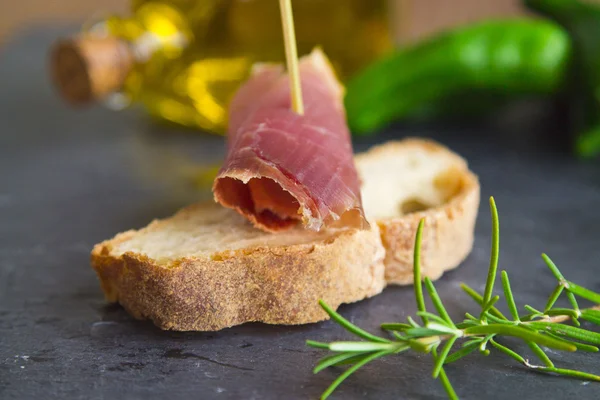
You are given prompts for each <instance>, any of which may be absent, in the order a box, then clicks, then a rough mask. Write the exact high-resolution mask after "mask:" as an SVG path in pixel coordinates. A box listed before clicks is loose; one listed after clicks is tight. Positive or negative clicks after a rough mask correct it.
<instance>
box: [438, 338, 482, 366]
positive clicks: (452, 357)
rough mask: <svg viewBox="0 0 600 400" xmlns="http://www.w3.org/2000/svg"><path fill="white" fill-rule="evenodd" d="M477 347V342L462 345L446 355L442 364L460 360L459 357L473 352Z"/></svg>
mask: <svg viewBox="0 0 600 400" xmlns="http://www.w3.org/2000/svg"><path fill="white" fill-rule="evenodd" d="M477 347H479V343H472V344H470V345H468V346H464V345H463V347H462V348H461V349H460V350H457V351H455V352H454V353H452V354H450V355H449V356H448V357H446V361H444V364H450V363H453V362H455V361H458V360H460V359H461V358H463V357H465V356H467V355H469V354H471V353H472V352H474V351H475V350H476V349H477Z"/></svg>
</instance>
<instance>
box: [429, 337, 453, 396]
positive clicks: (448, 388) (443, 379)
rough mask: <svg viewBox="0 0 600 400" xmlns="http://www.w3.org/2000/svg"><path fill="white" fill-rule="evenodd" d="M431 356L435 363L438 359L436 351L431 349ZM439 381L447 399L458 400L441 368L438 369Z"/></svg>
mask: <svg viewBox="0 0 600 400" xmlns="http://www.w3.org/2000/svg"><path fill="white" fill-rule="evenodd" d="M432 354H433V359H434V360H435V362H436V363H437V357H438V354H437V349H433V351H432ZM440 381H441V382H442V386H444V390H445V391H446V394H447V395H448V399H450V400H458V396H457V394H456V392H455V391H454V388H453V387H452V384H451V383H450V380H449V379H448V375H446V371H444V368H443V367H442V368H441V369H440Z"/></svg>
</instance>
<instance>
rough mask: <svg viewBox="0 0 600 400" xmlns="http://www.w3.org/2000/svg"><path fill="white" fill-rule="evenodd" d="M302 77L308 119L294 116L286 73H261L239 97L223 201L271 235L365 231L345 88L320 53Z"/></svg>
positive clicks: (220, 178)
mask: <svg viewBox="0 0 600 400" xmlns="http://www.w3.org/2000/svg"><path fill="white" fill-rule="evenodd" d="M299 71H300V79H301V85H302V94H303V98H304V109H305V111H304V115H298V114H296V113H295V112H293V111H292V110H291V104H290V87H289V86H290V85H289V78H288V76H287V74H285V73H284V70H283V67H282V66H281V65H269V64H262V65H257V66H256V67H255V68H254V71H253V74H252V77H251V78H250V79H249V80H248V82H247V83H245V84H244V85H243V86H242V87H241V88H240V89H239V91H238V92H237V93H236V95H235V96H234V99H233V100H232V103H231V106H230V119H229V127H228V139H227V140H228V148H227V157H226V159H225V162H224V164H223V167H222V168H221V170H220V171H219V173H218V175H217V177H216V179H215V182H214V185H213V193H214V197H215V200H216V201H217V202H219V203H221V204H222V205H223V206H225V207H229V208H233V209H235V210H237V211H238V212H239V213H240V214H242V215H244V216H245V217H246V218H248V219H249V220H250V221H252V223H254V225H255V226H257V227H258V228H261V229H263V230H266V231H272V232H275V231H280V230H283V229H287V228H290V227H292V226H294V225H296V224H298V223H300V222H301V223H302V224H303V225H304V226H305V227H306V228H307V229H310V230H314V231H319V230H321V229H322V228H324V227H352V228H359V229H365V228H367V227H368V226H369V224H368V222H367V220H366V219H365V215H364V211H363V207H362V200H361V194H360V182H359V179H358V174H357V172H356V169H355V167H354V160H353V151H352V143H351V140H350V133H349V131H348V127H347V124H346V117H345V110H344V106H343V94H344V90H343V87H342V86H341V85H340V83H339V82H338V81H337V79H336V77H335V74H334V72H333V69H332V68H331V65H330V63H329V61H328V59H327V57H326V56H325V55H324V54H323V52H322V51H320V50H318V49H317V50H314V51H313V52H312V53H311V54H309V55H307V56H305V57H303V58H301V59H300V62H299Z"/></svg>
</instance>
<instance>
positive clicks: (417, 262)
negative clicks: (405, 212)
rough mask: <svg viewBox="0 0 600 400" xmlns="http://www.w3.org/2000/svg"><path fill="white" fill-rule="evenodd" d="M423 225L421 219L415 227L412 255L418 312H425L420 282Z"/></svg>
mask: <svg viewBox="0 0 600 400" xmlns="http://www.w3.org/2000/svg"><path fill="white" fill-rule="evenodd" d="M424 225H425V219H424V218H422V219H421V220H420V221H419V226H418V227H417V234H416V237H415V248H414V253H413V275H414V278H413V279H414V281H413V284H414V288H415V300H416V302H417V310H418V311H427V310H426V309H425V297H423V284H422V282H421V238H422V236H423V226H424ZM421 319H422V320H423V323H424V324H426V323H427V318H425V317H421Z"/></svg>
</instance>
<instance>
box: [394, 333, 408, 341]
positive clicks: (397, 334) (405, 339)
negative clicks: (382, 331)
mask: <svg viewBox="0 0 600 400" xmlns="http://www.w3.org/2000/svg"><path fill="white" fill-rule="evenodd" d="M392 335H394V337H395V338H396V339H398V340H400V341H401V342H406V341H407V340H408V338H407V337H405V336H402V335H401V334H399V333H398V332H396V331H392Z"/></svg>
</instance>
